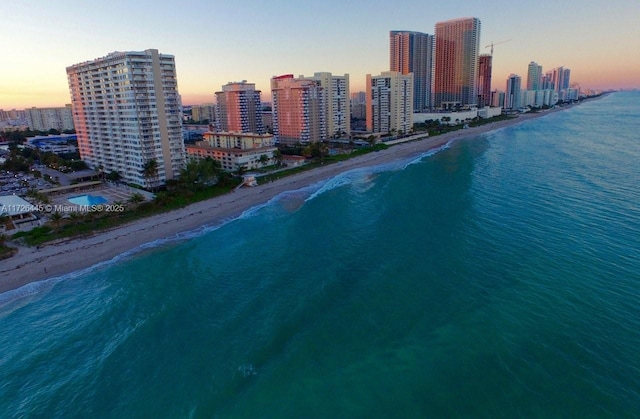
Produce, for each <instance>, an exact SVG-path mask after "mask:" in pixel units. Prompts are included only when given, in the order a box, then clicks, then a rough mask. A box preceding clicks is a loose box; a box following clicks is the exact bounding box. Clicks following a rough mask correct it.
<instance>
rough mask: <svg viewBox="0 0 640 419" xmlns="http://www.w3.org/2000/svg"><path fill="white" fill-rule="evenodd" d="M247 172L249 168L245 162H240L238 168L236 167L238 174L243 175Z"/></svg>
mask: <svg viewBox="0 0 640 419" xmlns="http://www.w3.org/2000/svg"><path fill="white" fill-rule="evenodd" d="M246 172H247V168H246V167H245V165H244V164H239V165H238V168H237V169H236V175H238V176H240V177H242V175H244V174H245V173H246Z"/></svg>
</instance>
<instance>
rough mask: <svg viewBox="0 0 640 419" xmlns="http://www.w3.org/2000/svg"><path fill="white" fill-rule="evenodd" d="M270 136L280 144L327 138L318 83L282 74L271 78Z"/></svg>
mask: <svg viewBox="0 0 640 419" xmlns="http://www.w3.org/2000/svg"><path fill="white" fill-rule="evenodd" d="M271 100H272V112H273V134H274V135H275V137H276V141H277V142H279V143H280V144H286V145H295V144H297V143H300V144H308V143H312V142H317V141H324V140H325V139H326V138H327V126H326V121H325V115H326V111H325V104H324V95H323V92H322V86H320V82H318V81H315V80H311V79H305V78H299V79H295V78H294V77H293V75H292V74H285V75H282V76H276V77H273V78H271Z"/></svg>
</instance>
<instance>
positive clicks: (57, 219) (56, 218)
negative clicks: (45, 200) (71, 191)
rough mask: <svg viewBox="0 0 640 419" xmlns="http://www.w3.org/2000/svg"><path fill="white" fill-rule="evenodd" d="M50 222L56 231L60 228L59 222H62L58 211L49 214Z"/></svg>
mask: <svg viewBox="0 0 640 419" xmlns="http://www.w3.org/2000/svg"><path fill="white" fill-rule="evenodd" d="M51 222H52V223H53V225H54V227H55V228H56V230H58V229H59V228H60V222H62V214H60V213H59V212H58V211H56V212H54V213H52V214H51Z"/></svg>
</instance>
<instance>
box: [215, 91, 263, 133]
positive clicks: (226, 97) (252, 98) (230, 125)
mask: <svg viewBox="0 0 640 419" xmlns="http://www.w3.org/2000/svg"><path fill="white" fill-rule="evenodd" d="M260 93H261V92H260V90H256V85H255V84H254V83H247V81H246V80H243V81H241V82H236V83H228V84H226V85H224V86H222V91H220V92H216V102H217V107H216V124H215V126H216V130H217V131H222V132H245V133H249V132H250V133H255V134H264V133H265V129H264V126H263V124H262V101H261V100H260Z"/></svg>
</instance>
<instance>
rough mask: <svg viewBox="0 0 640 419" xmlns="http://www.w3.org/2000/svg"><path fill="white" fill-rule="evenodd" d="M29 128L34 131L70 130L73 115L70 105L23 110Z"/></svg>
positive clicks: (72, 127)
mask: <svg viewBox="0 0 640 419" xmlns="http://www.w3.org/2000/svg"><path fill="white" fill-rule="evenodd" d="M24 113H25V117H26V119H27V124H28V125H29V128H30V129H32V130H36V131H49V130H51V129H55V130H58V131H65V130H72V129H74V126H73V113H72V111H71V105H65V106H64V107H59V108H29V109H25V110H24Z"/></svg>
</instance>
